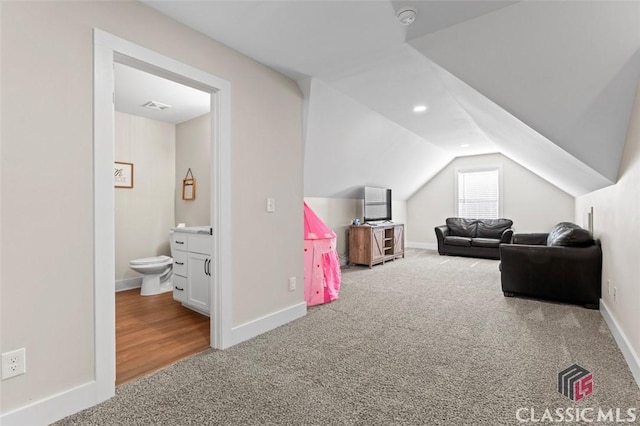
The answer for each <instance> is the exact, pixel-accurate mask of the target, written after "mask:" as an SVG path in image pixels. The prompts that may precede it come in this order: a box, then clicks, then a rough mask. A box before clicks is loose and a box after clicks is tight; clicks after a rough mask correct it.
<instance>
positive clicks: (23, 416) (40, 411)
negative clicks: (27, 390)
mask: <svg viewBox="0 0 640 426" xmlns="http://www.w3.org/2000/svg"><path fill="white" fill-rule="evenodd" d="M96 391H97V384H96V382H89V383H85V384H84V385H80V386H77V387H75V388H72V389H69V390H67V391H64V392H61V393H59V394H56V395H52V396H49V397H47V398H45V399H41V400H40V401H36V402H33V403H31V404H29V405H26V406H24V407H21V408H19V409H17V410H14V411H10V412H8V413H5V414H3V415H2V416H0V424H2V425H6V426H22V425H24V426H33V425H48V424H51V423H54V422H56V421H58V420H60V419H62V418H64V417H66V416H68V415H70V414H72V413H77V412H78V411H82V410H84V409H86V408H89V407H91V406H93V405H95V404H96V402H95V400H96V396H97V395H96Z"/></svg>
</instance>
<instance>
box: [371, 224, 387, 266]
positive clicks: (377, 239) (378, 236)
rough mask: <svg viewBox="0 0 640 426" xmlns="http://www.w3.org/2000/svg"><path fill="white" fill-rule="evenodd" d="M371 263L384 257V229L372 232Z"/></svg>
mask: <svg viewBox="0 0 640 426" xmlns="http://www.w3.org/2000/svg"><path fill="white" fill-rule="evenodd" d="M371 246H372V247H371V262H375V261H377V260H379V259H381V258H383V257H384V247H385V245H384V229H382V228H379V229H374V230H373V242H372V244H371Z"/></svg>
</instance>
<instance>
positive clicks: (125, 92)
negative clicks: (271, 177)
mask: <svg viewBox="0 0 640 426" xmlns="http://www.w3.org/2000/svg"><path fill="white" fill-rule="evenodd" d="M115 83H116V87H115V89H116V90H115V99H116V102H115V119H114V120H115V123H114V129H115V160H116V164H115V165H114V170H122V171H123V173H124V178H123V179H119V180H118V179H116V183H115V189H114V191H115V289H116V292H117V293H116V376H117V378H116V383H117V384H120V383H123V382H124V381H127V380H129V379H131V378H134V377H137V376H136V374H137V375H138V376H139V375H141V374H146V373H147V372H149V371H147V370H139V371H138V367H136V366H133V367H132V366H130V365H126V364H127V363H129V362H133V361H135V360H136V359H137V360H139V364H141V366H140V367H141V368H142V367H144V368H145V369H151V371H152V370H153V369H157V368H161V367H162V366H164V365H168V364H170V363H172V362H174V361H175V360H176V357H177V358H179V357H182V356H183V355H184V356H188V355H190V353H186V352H184V350H185V348H187V347H189V345H190V344H191V345H192V346H193V348H192V350H193V351H195V352H197V351H199V350H202V349H204V348H206V347H208V346H209V319H208V317H207V316H205V315H202V314H201V313H198V312H197V311H195V310H193V309H187V308H186V307H184V306H182V304H181V303H180V302H178V301H175V300H174V298H173V292H172V290H173V287H174V286H173V282H172V279H173V278H172V271H171V267H172V263H173V262H171V260H167V261H166V262H165V264H166V265H167V267H166V268H165V270H167V273H165V274H164V276H163V277H161V278H159V279H160V280H162V284H161V288H162V291H164V290H166V292H161V294H153V295H148V296H143V295H141V293H143V294H144V293H145V292H144V288H145V287H146V284H145V287H142V289H141V285H142V282H143V275H142V274H140V273H139V272H136V271H134V270H133V269H132V268H131V264H130V262H132V261H135V260H140V259H147V258H152V257H157V256H167V257H171V255H172V253H171V247H170V231H171V229H172V228H174V227H176V226H177V225H178V224H186V226H188V227H192V226H209V225H210V193H211V190H210V189H211V188H210V172H211V157H210V116H209V109H210V95H209V94H208V93H205V92H201V91H199V90H196V89H193V88H190V87H187V86H184V85H181V84H179V83H176V82H173V81H169V80H166V79H163V78H161V77H158V76H155V75H152V74H148V73H146V72H143V71H140V70H138V69H135V68H131V67H128V66H125V65H122V64H116V67H115ZM145 105H146V106H145ZM116 173H118V172H116ZM185 179H186V180H185ZM185 183H186V184H187V185H186V186H185V185H184V184H185ZM183 187H184V188H185V189H186V190H187V191H186V193H184V194H183ZM134 266H135V265H134ZM145 276H147V274H145ZM145 279H147V278H145ZM145 282H146V281H145ZM141 290H143V291H141ZM147 293H149V292H147ZM151 293H158V292H157V291H152V292H151ZM169 323H172V324H174V325H175V327H174V328H176V332H177V334H178V335H177V336H176V337H167V334H166V333H167V330H166V328H167V324H169ZM189 330H191V331H189ZM156 338H157V339H163V340H162V341H161V342H156V343H153V344H155V345H156V347H158V345H161V346H162V348H163V349H161V350H157V349H156V350H153V351H151V352H153V359H150V357H149V355H148V354H149V352H150V350H149V348H145V347H144V346H140V342H143V341H146V342H152V341H154V339H156ZM170 344H174V345H177V346H180V347H181V349H180V350H179V351H176V350H172V349H171V347H170V346H169V345H170ZM162 352H167V353H169V352H172V354H171V356H169V357H168V358H166V359H165V358H163V354H162ZM145 353H146V355H145ZM121 373H122V374H121Z"/></svg>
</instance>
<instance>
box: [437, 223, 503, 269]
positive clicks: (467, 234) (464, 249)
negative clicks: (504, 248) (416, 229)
mask: <svg viewBox="0 0 640 426" xmlns="http://www.w3.org/2000/svg"><path fill="white" fill-rule="evenodd" d="M512 225H513V222H512V221H511V220H509V219H466V218H461V217H450V218H447V220H446V225H442V226H436V228H435V231H436V239H437V240H438V253H440V254H447V255H454V256H469V257H484V258H487V259H500V250H499V247H500V244H501V243H509V242H511V236H512V234H513V229H511V226H512Z"/></svg>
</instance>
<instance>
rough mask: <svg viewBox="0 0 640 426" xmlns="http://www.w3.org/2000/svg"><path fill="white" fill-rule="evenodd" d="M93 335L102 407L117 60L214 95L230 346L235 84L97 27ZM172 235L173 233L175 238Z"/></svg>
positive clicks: (221, 279) (221, 292) (217, 216)
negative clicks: (233, 87) (233, 107)
mask: <svg viewBox="0 0 640 426" xmlns="http://www.w3.org/2000/svg"><path fill="white" fill-rule="evenodd" d="M93 44H94V46H93V47H94V87H93V95H94V98H93V102H94V105H93V106H94V111H93V113H94V134H93V162H94V167H93V169H94V176H93V183H94V187H93V190H94V203H93V209H94V212H93V213H94V224H93V226H94V232H93V237H94V262H93V267H94V333H95V347H94V350H95V354H94V355H95V380H96V385H97V386H96V399H97V403H99V402H102V401H105V400H107V399H109V398H111V397H113V396H114V395H115V378H116V357H115V351H116V347H115V346H116V345H115V343H116V340H115V195H114V185H113V161H114V160H115V159H114V71H113V68H114V63H115V62H118V63H121V64H124V65H128V66H131V67H134V68H137V69H139V70H142V71H146V72H150V73H151V74H155V75H158V76H160V77H164V78H168V79H169V80H173V81H175V82H178V83H181V84H185V85H187V86H190V87H194V88H196V89H199V90H203V91H205V92H208V93H210V95H211V112H210V117H211V122H210V125H211V153H212V155H211V205H210V215H211V226H212V227H213V235H214V253H213V256H212V261H213V274H212V275H211V278H210V281H209V285H210V306H211V317H210V318H211V347H213V348H217V349H224V348H226V347H229V346H231V306H232V291H231V290H232V270H231V266H232V262H231V260H232V252H231V84H230V83H229V82H228V81H226V80H224V79H221V78H219V77H216V76H214V75H212V74H209V73H206V72H204V71H201V70H199V69H197V68H194V67H191V66H189V65H186V64H184V63H182V62H179V61H176V60H174V59H172V58H169V57H167V56H164V55H162V54H160V53H157V52H154V51H152V50H149V49H146V48H144V47H142V46H139V45H137V44H135V43H132V42H129V41H127V40H124V39H122V38H119V37H117V36H114V35H112V34H109V33H107V32H105V31H102V30H100V29H97V28H96V29H94V40H93ZM168 232H169V230H167V235H168Z"/></svg>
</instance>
